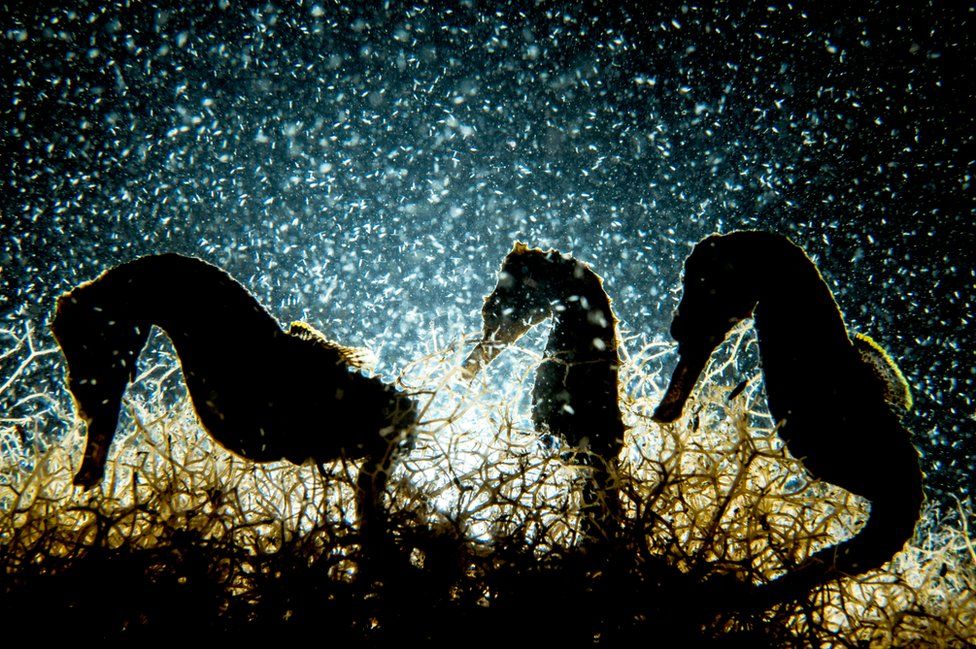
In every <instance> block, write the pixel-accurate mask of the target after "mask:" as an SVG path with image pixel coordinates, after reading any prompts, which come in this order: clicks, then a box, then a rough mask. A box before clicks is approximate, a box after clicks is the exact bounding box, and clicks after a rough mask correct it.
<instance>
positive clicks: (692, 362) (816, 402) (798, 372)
mask: <svg viewBox="0 0 976 649" xmlns="http://www.w3.org/2000/svg"><path fill="white" fill-rule="evenodd" d="M683 285H684V293H683V295H682V297H681V301H680V303H679V305H678V308H677V310H676V311H675V313H674V318H673V321H672V324H671V335H672V337H673V338H674V339H675V340H676V341H677V342H678V356H679V360H678V365H677V367H676V368H675V370H674V374H673V376H672V377H671V381H670V384H669V386H668V389H667V391H666V393H665V395H664V398H663V399H662V401H661V403H660V405H659V406H658V407H657V409H656V411H655V413H654V418H655V419H656V420H657V421H659V422H672V421H674V420H675V419H677V418H678V417H679V416H680V414H681V411H682V408H683V406H684V404H685V402H686V400H687V399H688V397H689V396H690V394H691V392H692V389H693V388H694V386H695V383H696V381H697V380H698V377H699V375H700V374H701V373H702V371H703V369H704V367H705V364H706V363H707V361H708V359H709V357H710V356H711V354H712V351H713V350H714V349H715V348H716V347H717V346H718V344H719V343H721V342H722V340H723V339H724V338H725V336H726V334H727V333H728V332H729V330H730V329H731V328H732V327H733V326H734V325H735V324H736V323H737V322H739V321H741V320H743V319H745V318H749V317H752V318H753V319H754V324H755V329H756V334H757V337H758V341H759V352H760V362H761V365H762V371H763V375H764V378H765V383H766V393H767V399H768V405H769V411H770V414H771V415H772V416H773V418H774V419H775V420H776V422H778V428H777V430H778V433H779V435H780V436H781V437H782V439H783V441H784V442H785V443H786V447H787V448H788V449H789V451H790V453H792V454H793V456H794V457H796V458H798V459H800V460H801V461H802V463H803V465H804V466H805V467H806V468H807V469H808V470H809V471H810V473H811V474H812V475H813V476H815V477H817V478H820V479H823V480H825V481H827V482H829V483H832V484H835V485H837V486H839V487H842V488H843V489H846V490H847V491H849V492H851V493H854V494H857V495H860V496H863V497H864V498H866V499H867V500H868V501H869V502H870V504H871V511H870V515H869V517H868V520H867V522H866V523H865V525H864V526H863V528H862V529H861V531H860V532H859V533H858V534H856V535H855V536H854V537H852V538H850V539H848V540H846V541H844V542H842V543H840V544H838V545H836V546H832V547H828V548H825V549H823V550H821V551H819V552H817V553H815V554H814V555H813V556H812V557H810V558H809V559H808V560H807V561H806V562H804V563H803V564H802V565H801V566H799V567H798V568H797V569H796V570H794V571H792V572H789V573H787V574H786V575H784V576H782V577H780V578H778V579H775V580H773V581H772V582H770V583H769V585H768V589H767V590H768V594H771V593H778V594H782V595H783V596H787V595H793V594H801V593H802V592H804V591H805V590H808V589H809V588H811V587H813V586H815V585H817V584H818V583H821V582H823V581H827V580H830V579H832V578H835V577H839V576H841V575H843V574H851V575H856V574H860V573H863V572H866V571H868V570H871V569H874V568H878V567H880V566H882V565H883V564H885V563H886V562H888V561H889V560H890V559H891V558H892V557H893V556H894V555H895V554H896V553H898V552H899V551H900V550H901V549H902V548H903V547H904V545H905V543H906V542H907V541H909V540H910V539H911V537H912V536H913V534H914V530H915V525H916V523H917V521H918V519H919V516H920V510H921V507H922V504H923V488H922V472H921V470H920V468H919V457H918V452H917V451H916V449H915V447H914V446H913V445H912V442H911V436H910V434H909V432H908V431H907V430H906V429H905V428H904V427H903V425H902V423H901V421H900V416H899V413H897V412H896V411H895V410H894V409H893V408H892V405H895V406H896V407H901V408H902V409H904V408H906V407H910V405H911V397H910V392H909V391H908V389H907V384H906V383H905V382H904V377H903V376H902V375H901V373H900V372H899V371H898V369H897V366H896V365H895V364H894V362H893V361H892V360H891V359H890V357H888V356H887V354H886V353H885V352H884V351H883V350H882V349H881V348H880V347H879V346H878V345H876V344H874V343H873V341H870V339H869V338H867V337H865V336H856V337H855V338H854V340H853V341H852V339H851V337H850V336H849V335H848V331H847V327H846V326H845V324H844V320H843V317H842V315H841V311H840V309H839V308H838V306H837V303H836V301H835V300H834V297H833V295H832V293H831V292H830V289H829V288H828V286H827V284H826V282H825V281H824V279H823V277H822V276H821V275H820V272H819V271H818V269H817V267H816V265H815V264H814V263H813V261H811V259H810V258H809V257H808V256H807V255H806V254H805V253H804V252H803V250H801V249H800V248H799V247H798V246H797V245H795V244H794V243H793V242H791V241H790V240H789V239H788V238H786V237H784V236H781V235H778V234H772V233H767V232H754V231H743V232H734V233H731V234H727V235H713V236H710V237H708V238H706V239H704V240H703V241H701V242H700V243H698V245H696V246H695V248H694V250H693V251H692V253H691V256H689V257H688V259H687V260H686V262H685V267H684V283H683ZM892 377H893V378H892ZM892 384H894V385H896V386H897V385H899V384H900V385H901V387H900V388H892V387H890V386H891V385H892Z"/></svg>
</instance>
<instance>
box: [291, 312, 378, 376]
mask: <svg viewBox="0 0 976 649" xmlns="http://www.w3.org/2000/svg"><path fill="white" fill-rule="evenodd" d="M288 335H289V336H296V337H298V338H301V339H302V340H310V341H314V342H316V343H318V344H319V345H321V346H322V347H325V348H326V349H329V350H331V351H333V352H335V353H336V355H338V357H339V360H341V361H342V362H344V363H346V364H347V365H349V366H351V367H354V368H356V369H359V370H368V369H372V368H373V365H374V364H375V362H376V356H375V355H374V354H373V352H371V351H370V350H369V349H366V348H364V347H346V346H345V345H340V344H339V343H337V342H335V341H332V340H329V339H328V338H326V337H325V334H323V333H322V332H321V331H319V330H318V329H316V328H315V327H313V326H312V325H310V324H308V323H307V322H301V321H298V320H296V321H295V322H292V323H291V328H290V329H289V330H288Z"/></svg>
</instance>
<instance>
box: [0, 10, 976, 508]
mask: <svg viewBox="0 0 976 649" xmlns="http://www.w3.org/2000/svg"><path fill="white" fill-rule="evenodd" d="M807 5H808V6H807ZM435 6H436V8H435ZM973 14H974V8H973V6H972V5H971V4H966V3H940V2H925V3H922V2H904V3H888V2H873V3H853V4H850V5H848V6H846V7H845V8H844V9H843V10H840V11H837V10H827V9H824V8H821V7H819V6H815V5H814V3H809V4H808V3H759V4H755V5H754V6H753V7H752V8H750V9H745V10H738V9H737V10H727V9H725V8H711V7H708V6H699V5H696V4H694V3H674V4H669V3H660V4H657V3H656V4H655V6H654V7H653V8H652V7H651V6H650V5H649V4H648V6H644V5H643V4H638V3H634V4H632V5H630V6H626V5H621V6H616V5H615V6H609V4H607V5H603V4H598V5H595V6H593V7H590V8H582V7H580V5H579V4H577V3H535V4H534V3H529V2H510V3H494V2H486V3H475V2H458V3H443V4H440V3H438V4H436V5H430V6H428V5H426V4H424V3H415V4H414V3H399V2H388V3H370V2H364V3H343V4H337V3H333V2H326V1H323V2H309V1H307V0H306V1H304V2H302V1H295V2H282V3H269V2H261V3H235V2H230V1H229V0H218V1H217V2H198V3H192V4H188V5H187V6H176V4H173V5H169V4H166V3H143V2H131V3H130V2H114V3H101V2H99V3H94V2H92V3H85V2H73V3H55V2H45V3H37V4H34V3H3V5H2V11H0V62H2V64H0V75H2V83H0V120H2V127H0V138H2V152H3V153H2V156H3V159H2V165H0V174H2V176H0V318H2V320H3V324H2V327H3V328H6V329H8V330H10V331H21V332H22V331H23V329H24V327H25V326H30V327H31V328H32V330H33V334H34V336H35V337H36V338H37V340H38V346H39V347H49V346H50V345H51V344H53V341H52V339H51V337H50V334H49V331H48V321H49V318H50V315H51V313H52V311H53V307H54V300H55V298H56V296H57V295H59V294H60V293H61V292H63V291H65V290H67V289H69V288H70V287H72V286H74V285H76V284H78V283H79V282H81V281H84V280H87V279H90V278H92V277H94V276H95V275H97V274H98V273H99V272H101V271H102V270H104V269H106V268H108V267H110V266H112V265H114V264H117V263H120V262H122V261H126V260H129V259H133V258H135V257H137V256H139V255H144V254H149V253H155V252H161V251H175V252H180V253H184V254H189V255H195V256H199V257H201V258H203V259H206V260H208V261H210V262H213V263H215V264H217V265H220V266H222V267H224V268H226V269H227V270H228V271H229V272H230V273H231V274H232V275H234V276H235V277H237V278H238V279H239V280H241V282H242V283H243V284H244V285H246V286H247V287H249V288H250V289H251V290H252V291H254V293H255V294H256V295H257V297H258V299H259V300H260V301H261V302H262V303H263V304H265V305H266V306H267V307H268V308H269V309H270V311H271V312H272V313H274V314H275V315H276V316H277V317H278V318H279V319H280V320H281V321H282V322H287V321H289V320H292V319H304V320H307V321H309V322H311V323H313V324H315V325H316V326H317V327H319V328H320V329H322V330H323V331H324V332H326V333H327V334H328V335H329V336H330V337H332V338H334V339H336V340H339V341H342V342H343V343H346V344H352V345H359V346H365V347H369V348H371V349H373V351H374V352H375V353H376V354H377V357H378V366H377V369H378V371H379V372H380V373H382V374H385V375H395V374H396V372H397V371H398V370H399V369H400V368H402V367H403V366H404V365H405V364H406V363H408V362H409V361H410V360H412V359H414V358H417V357H419V356H421V355H423V354H425V353H427V352H429V351H431V350H432V349H434V348H437V347H439V346H443V345H446V344H448V343H450V342H451V341H455V340H457V339H458V338H460V337H461V336H464V335H467V334H472V333H476V332H477V331H478V329H479V328H480V307H481V300H482V297H483V296H484V295H485V294H487V293H488V292H489V290H490V289H491V287H492V286H493V285H494V283H495V271H496V269H497V267H498V264H499V262H500V261H501V259H502V258H503V257H504V255H505V254H506V253H507V252H508V251H509V250H510V249H511V246H512V244H513V242H514V241H515V240H517V239H518V240H522V241H525V242H527V243H529V244H530V245H535V246H542V247H549V246H552V247H555V248H558V249H560V250H562V251H566V252H572V253H574V254H575V255H576V256H577V257H578V258H580V259H582V260H584V261H586V262H588V263H590V264H591V265H592V266H593V268H594V269H595V270H596V271H597V272H598V273H600V274H601V275H602V276H603V277H604V278H605V280H606V288H607V291H608V292H609V293H610V295H611V296H612V297H613V299H614V308H615V310H616V314H617V316H618V317H619V318H620V320H621V328H622V330H623V331H624V333H625V335H635V336H637V337H638V339H644V340H648V341H653V340H667V339H669V336H668V325H669V322H670V317H671V313H672V310H673V309H674V307H675V305H676V303H677V299H678V293H677V292H676V289H677V287H678V286H679V276H680V270H681V264H682V262H683V260H684V258H685V257H686V256H687V255H688V253H689V252H690V250H691V246H692V245H693V244H694V243H695V242H696V241H698V240H700V239H701V238H703V237H704V236H706V235H708V234H710V233H712V232H716V231H718V232H729V231H732V230H735V229H753V228H754V229H765V230H772V231H776V232H780V233H783V234H787V235H788V236H790V237H791V238H792V239H793V240H794V241H795V242H796V243H798V244H799V245H800V246H801V247H803V248H804V249H805V250H806V251H807V252H808V253H809V254H810V255H811V256H813V257H814V259H815V260H816V262H817V264H818V266H819V268H820V269H821V271H822V273H823V274H824V276H825V278H826V280H827V282H828V284H829V285H830V287H831V289H832V290H833V291H834V294H835V295H836V297H837V300H838V302H839V304H840V307H841V309H842V310H843V312H844V314H845V317H846V320H847V323H848V325H849V327H850V328H851V329H852V330H855V331H862V332H866V333H869V334H870V335H871V336H872V337H874V338H875V339H876V340H877V341H878V342H879V343H881V344H882V345H883V346H884V347H886V348H887V349H888V350H889V351H890V352H891V354H892V356H893V357H894V358H896V359H897V360H898V362H899V364H900V366H901V369H902V370H903V371H904V373H905V375H906V377H907V378H908V380H909V382H910V383H911V385H912V386H913V389H914V394H915V403H916V410H915V412H914V414H913V415H911V416H910V417H909V419H908V420H907V422H906V426H907V428H909V430H911V431H912V433H913V434H914V442H915V443H916V445H917V447H918V448H919V450H920V451H921V453H922V455H923V459H922V464H923V469H924V470H925V472H926V474H927V476H926V487H927V490H928V493H929V495H930V496H931V497H933V498H935V499H936V500H939V501H944V502H946V503H952V502H953V501H954V497H958V498H962V499H965V498H966V497H968V496H969V495H970V489H971V485H972V476H973V473H974V461H976V460H974V457H976V451H974V448H976V442H974V439H976V405H974V403H973V394H974V381H976V363H974V360H976V359H974V351H976V333H974V327H973V295H974V288H976V270H974V267H973V264H972V258H971V254H972V250H974V249H976V225H974V217H976V214H974V201H973V198H974V193H973V180H972V174H973V164H974V163H973V156H972V152H973V150H974V147H973V144H974V142H973V139H974V137H976V135H974V134H976V128H974V126H976V124H974V106H976V90H974V79H973V75H972V63H973V60H974V55H976V48H974V47H973V45H974V44H973V38H974V37H973V33H974V30H973V25H972V23H973ZM967 260H968V261H967ZM797 344H800V345H802V344H803V341H802V340H798V341H797ZM19 353H24V352H23V350H21V352H19ZM22 360H23V358H22V357H19V356H16V355H15V356H11V357H5V358H4V359H3V361H2V362H3V363H4V364H5V376H7V375H9V373H8V372H7V370H6V367H16V366H17V364H18V363H19V362H21V361H22ZM59 363H60V358H58V356H57V355H51V356H47V357H45V358H43V359H39V360H38V362H35V363H32V364H31V365H30V367H28V368H26V374H24V375H22V376H21V377H20V378H19V380H18V382H17V384H16V385H13V386H7V387H10V389H8V390H6V391H4V392H3V401H4V403H3V404H2V408H0V411H2V412H4V413H6V415H5V416H7V417H11V418H14V417H18V416H26V415H30V416H31V417H34V418H35V419H36V418H37V417H41V418H43V411H44V409H45V408H47V407H49V406H48V405H47V402H45V401H44V400H42V399H27V400H25V399H24V396H25V395H29V394H31V393H32V392H35V391H36V392H53V393H56V394H60V395H62V396H63V397H64V399H65V400H66V399H67V396H66V393H65V392H64V388H63V387H62V386H61V385H60V381H61V373H60V371H53V372H52V371H51V370H52V368H55V369H56V368H58V367H60V365H59ZM661 380H662V381H663V380H664V377H662V379H661ZM14 404H17V405H16V409H19V410H20V411H22V412H16V411H12V410H11V408H14ZM828 407H829V406H828ZM27 434H28V435H32V434H42V435H45V436H50V437H56V436H57V435H58V427H57V426H56V425H54V424H52V426H50V427H47V428H44V429H43V430H42V431H41V432H33V431H28V432H27Z"/></svg>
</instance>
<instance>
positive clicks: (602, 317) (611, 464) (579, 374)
mask: <svg viewBox="0 0 976 649" xmlns="http://www.w3.org/2000/svg"><path fill="white" fill-rule="evenodd" d="M482 318H483V323H484V324H483V336H482V339H481V341H480V342H479V343H478V344H477V346H476V347H475V348H474V350H472V352H471V353H470V355H469V356H468V357H467V359H466V360H465V362H464V365H463V371H464V374H465V376H466V377H467V378H469V379H470V378H472V377H473V376H475V375H476V374H477V373H478V372H479V371H480V370H481V369H482V368H483V367H484V366H485V365H487V364H488V363H490V362H491V361H492V360H493V359H494V358H495V357H496V356H497V355H498V354H499V353H500V352H501V351H502V350H503V349H504V348H505V347H506V346H507V345H509V344H511V343H514V342H515V341H516V340H518V339H519V338H520V337H521V336H522V335H523V334H525V333H526V332H527V331H528V330H529V329H531V328H532V327H533V326H535V325H537V324H539V323H541V322H543V321H544V320H546V319H547V318H552V321H553V324H552V329H551V331H550V334H549V340H548V342H547V343H546V349H545V353H544V355H543V359H542V362H541V363H540V364H539V367H538V369H537V370H536V374H535V385H534V386H533V388H532V419H533V422H534V424H535V427H536V430H537V431H538V432H539V433H540V434H545V435H553V436H557V437H560V438H562V439H563V440H565V442H566V443H567V444H569V445H570V446H572V447H585V449H586V450H587V451H588V452H587V453H583V454H581V455H580V456H579V460H580V462H581V463H582V464H584V465H586V466H588V467H590V468H591V469H592V471H593V479H592V481H591V482H588V485H587V486H586V487H585V488H584V491H583V500H584V506H585V508H586V509H587V510H589V511H588V513H587V514H586V515H585V516H584V525H583V533H584V535H586V536H590V535H605V534H606V533H607V532H608V530H607V529H605V528H606V523H607V521H608V520H610V519H612V517H613V516H615V515H616V512H617V507H618V506H617V496H616V489H614V488H613V484H614V476H615V470H614V469H615V465H616V460H617V456H618V455H619V454H620V450H621V448H622V446H623V437H624V424H623V422H622V420H621V416H620V409H619V405H618V398H619V395H618V386H617V370H618V367H619V365H620V359H619V356H618V350H617V345H618V343H617V334H616V323H617V319H616V317H615V315H614V313H613V309H612V308H611V305H610V298H609V296H608V295H607V293H606V291H605V290H604V288H603V280H602V279H601V278H600V276H599V275H597V274H596V273H595V272H593V270H592V269H591V268H590V267H589V266H588V265H586V264H585V263H583V262H581V261H578V260H576V259H574V258H573V257H571V256H570V255H566V254H560V253H559V252H557V251H555V250H548V251H543V250H540V249H537V248H529V247H528V246H526V245H525V244H523V243H520V242H517V243H516V244H515V247H514V248H513V249H512V251H511V252H510V253H509V254H508V255H507V256H506V257H505V260H504V261H503V262H502V266H501V269H500V270H499V272H498V284H497V286H496V287H495V289H494V290H493V291H492V293H491V294H490V295H488V296H487V297H486V298H485V303H484V307H483V308H482Z"/></svg>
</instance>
